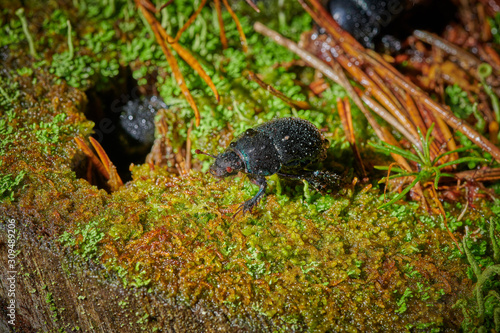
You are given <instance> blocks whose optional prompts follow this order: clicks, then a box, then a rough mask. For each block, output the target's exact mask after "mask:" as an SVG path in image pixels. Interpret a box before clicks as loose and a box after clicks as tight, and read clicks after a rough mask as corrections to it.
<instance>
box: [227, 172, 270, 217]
mask: <svg viewBox="0 0 500 333" xmlns="http://www.w3.org/2000/svg"><path fill="white" fill-rule="evenodd" d="M248 178H249V179H250V181H251V182H252V183H253V184H255V185H257V186H259V192H257V194H256V195H255V196H254V197H253V198H252V199H250V200H247V201H245V202H244V203H242V204H241V205H240V206H239V207H238V210H237V211H236V213H234V215H233V217H235V216H236V215H238V213H239V212H241V211H243V214H245V213H248V212H252V209H253V208H254V207H255V206H257V204H258V203H259V201H260V199H262V196H263V195H264V193H265V192H266V188H267V181H266V178H264V177H263V176H260V177H255V176H250V175H249V176H248Z"/></svg>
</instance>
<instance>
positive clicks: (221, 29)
mask: <svg viewBox="0 0 500 333" xmlns="http://www.w3.org/2000/svg"><path fill="white" fill-rule="evenodd" d="M215 11H216V12H217V19H218V20H219V35H220V42H221V44H222V49H223V50H225V49H227V48H228V46H229V45H228V43H227V37H226V30H225V29H224V20H223V19H222V8H221V5H220V0H215Z"/></svg>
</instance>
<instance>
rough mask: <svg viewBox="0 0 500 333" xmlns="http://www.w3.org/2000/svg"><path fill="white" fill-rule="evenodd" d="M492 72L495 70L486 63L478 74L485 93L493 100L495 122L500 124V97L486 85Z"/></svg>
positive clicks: (480, 67) (479, 69) (481, 66)
mask: <svg viewBox="0 0 500 333" xmlns="http://www.w3.org/2000/svg"><path fill="white" fill-rule="evenodd" d="M492 72H493V69H492V68H491V66H490V65H488V64H486V63H482V64H481V65H479V67H478V68H477V73H478V74H479V77H480V78H481V84H482V86H483V88H484V91H485V92H486V93H487V94H488V96H489V97H490V99H491V105H492V106H493V111H494V112H495V120H496V121H497V122H498V123H500V101H499V100H498V96H497V95H496V94H495V93H494V92H493V89H492V88H491V86H490V85H489V84H487V83H486V79H487V78H488V77H489V76H490V75H491V73H492Z"/></svg>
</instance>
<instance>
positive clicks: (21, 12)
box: [16, 7, 38, 58]
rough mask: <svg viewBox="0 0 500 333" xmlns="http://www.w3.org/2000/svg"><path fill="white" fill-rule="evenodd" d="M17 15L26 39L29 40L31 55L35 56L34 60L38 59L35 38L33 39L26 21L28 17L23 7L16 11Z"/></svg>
mask: <svg viewBox="0 0 500 333" xmlns="http://www.w3.org/2000/svg"><path fill="white" fill-rule="evenodd" d="M16 15H17V16H19V19H20V20H21V24H22V26H23V32H24V35H25V36H26V39H27V40H28V44H29V47H30V54H31V55H32V56H33V58H38V54H37V53H36V51H35V43H33V38H32V37H31V34H30V31H29V29H28V21H27V20H26V16H24V8H22V7H21V8H19V9H18V10H16Z"/></svg>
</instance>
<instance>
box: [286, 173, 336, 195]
mask: <svg viewBox="0 0 500 333" xmlns="http://www.w3.org/2000/svg"><path fill="white" fill-rule="evenodd" d="M278 176H280V177H286V178H291V179H301V180H302V179H305V180H306V181H307V182H308V183H309V185H311V186H312V187H313V188H314V189H315V190H316V191H318V192H323V191H325V190H326V189H327V188H336V187H338V186H339V185H340V177H339V176H338V175H336V174H334V173H330V172H328V171H314V172H304V173H303V174H300V175H292V174H288V173H281V172H278Z"/></svg>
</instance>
